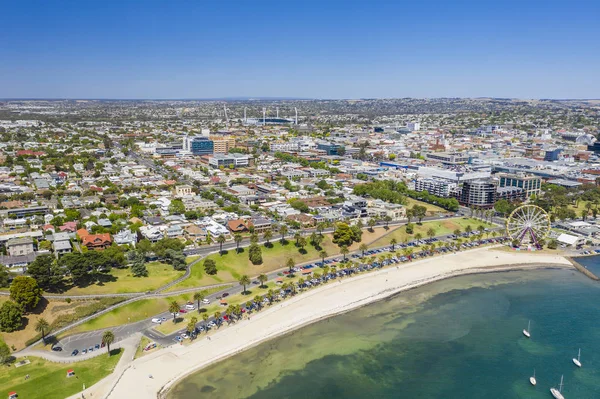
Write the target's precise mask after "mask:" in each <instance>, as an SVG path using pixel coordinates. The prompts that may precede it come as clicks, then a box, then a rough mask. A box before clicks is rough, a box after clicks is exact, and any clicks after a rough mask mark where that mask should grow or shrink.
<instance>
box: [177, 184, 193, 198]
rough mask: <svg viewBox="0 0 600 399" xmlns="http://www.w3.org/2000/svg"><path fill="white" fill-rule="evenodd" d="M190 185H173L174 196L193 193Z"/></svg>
mask: <svg viewBox="0 0 600 399" xmlns="http://www.w3.org/2000/svg"><path fill="white" fill-rule="evenodd" d="M192 188H193V187H192V186H190V185H187V184H184V185H181V186H176V187H175V196H176V197H179V198H181V197H188V196H190V195H193V194H194V193H193V192H192Z"/></svg>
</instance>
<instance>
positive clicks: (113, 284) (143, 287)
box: [64, 262, 184, 295]
mask: <svg viewBox="0 0 600 399" xmlns="http://www.w3.org/2000/svg"><path fill="white" fill-rule="evenodd" d="M146 268H147V269H148V277H133V276H132V275H131V271H130V270H129V268H127V269H112V270H111V274H112V275H113V276H114V277H115V278H116V281H109V282H106V283H98V284H93V285H90V286H87V287H74V288H71V289H69V290H68V291H66V292H65V293H64V295H94V294H114V293H117V294H122V293H127V292H146V291H152V290H155V289H157V288H159V287H161V286H163V285H165V284H167V283H169V282H170V281H173V280H176V279H177V278H178V277H181V276H182V275H183V274H184V272H183V271H176V270H174V269H173V266H171V265H167V264H165V263H160V262H150V263H147V264H146Z"/></svg>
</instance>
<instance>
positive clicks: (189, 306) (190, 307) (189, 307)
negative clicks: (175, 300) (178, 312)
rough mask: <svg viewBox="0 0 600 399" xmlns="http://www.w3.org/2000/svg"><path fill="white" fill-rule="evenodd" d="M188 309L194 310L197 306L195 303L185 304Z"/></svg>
mask: <svg viewBox="0 0 600 399" xmlns="http://www.w3.org/2000/svg"><path fill="white" fill-rule="evenodd" d="M185 308H186V310H194V309H196V307H195V306H194V305H189V304H188V305H185Z"/></svg>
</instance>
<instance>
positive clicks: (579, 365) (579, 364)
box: [573, 348, 581, 367]
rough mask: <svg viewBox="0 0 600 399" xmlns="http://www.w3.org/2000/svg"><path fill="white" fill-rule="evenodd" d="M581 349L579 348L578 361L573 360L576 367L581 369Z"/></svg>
mask: <svg viewBox="0 0 600 399" xmlns="http://www.w3.org/2000/svg"><path fill="white" fill-rule="evenodd" d="M580 359H581V348H579V353H578V354H577V359H575V358H573V363H575V366H577V367H581V360H580Z"/></svg>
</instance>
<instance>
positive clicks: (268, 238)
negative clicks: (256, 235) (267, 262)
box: [263, 229, 273, 247]
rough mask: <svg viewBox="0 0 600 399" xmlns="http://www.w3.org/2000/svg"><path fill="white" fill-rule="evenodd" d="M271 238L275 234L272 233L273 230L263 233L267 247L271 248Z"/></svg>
mask: <svg viewBox="0 0 600 399" xmlns="http://www.w3.org/2000/svg"><path fill="white" fill-rule="evenodd" d="M271 238H273V232H272V231H271V229H267V230H265V232H264V233H263V239H264V240H265V241H266V246H267V247H269V246H271Z"/></svg>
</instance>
